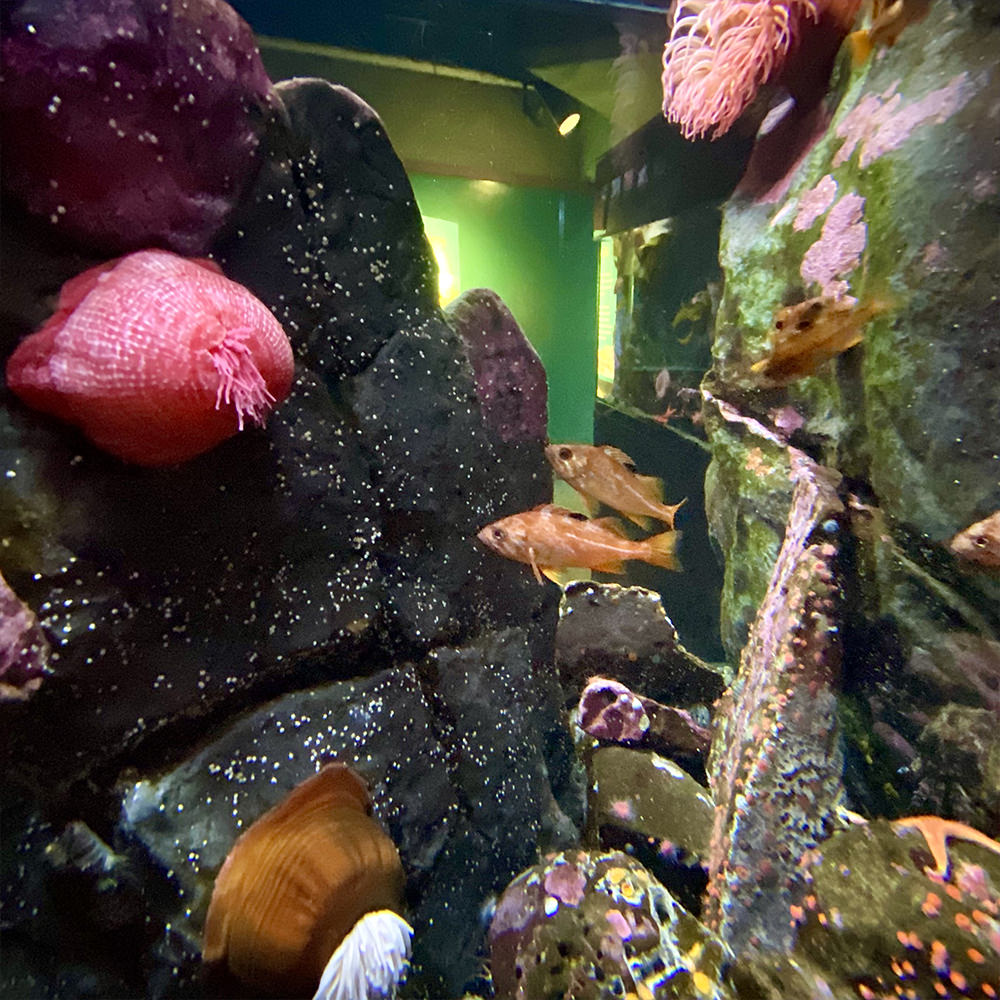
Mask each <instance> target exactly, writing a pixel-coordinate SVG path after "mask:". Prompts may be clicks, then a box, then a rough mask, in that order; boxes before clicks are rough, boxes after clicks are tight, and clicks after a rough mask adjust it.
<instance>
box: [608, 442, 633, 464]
mask: <svg viewBox="0 0 1000 1000" xmlns="http://www.w3.org/2000/svg"><path fill="white" fill-rule="evenodd" d="M601 451H603V452H604V454H605V455H607V456H608V458H610V459H613V460H614V461H616V462H620V463H621V464H622V465H625V466H628V467H630V468H633V469H634V468H635V462H633V461H632V459H631V457H630V456H628V455H626V454H625V452H623V451H622V450H621V448H616V447H615V446H614V445H613V444H606V445H604V447H603V448H602V449H601Z"/></svg>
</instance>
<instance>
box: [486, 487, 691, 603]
mask: <svg viewBox="0 0 1000 1000" xmlns="http://www.w3.org/2000/svg"><path fill="white" fill-rule="evenodd" d="M476 537H477V538H478V539H479V541H481V542H482V543H483V545H485V546H486V547H487V548H489V549H492V550H493V551H494V552H497V553H499V554H500V555H502V556H506V557H507V558H508V559H516V560H517V561H518V562H523V563H527V564H528V565H529V566H530V567H531V570H532V572H533V573H534V574H535V579H536V580H537V581H538V582H539V583H542V582H543V581H542V573H546V575H548V574H550V573H552V572H554V571H556V570H560V569H565V568H566V567H567V566H574V567H581V568H584V569H593V570H598V571H599V572H601V573H624V572H625V566H624V563H626V562H628V561H629V560H638V561H640V562H647V563H650V564H651V565H653V566H662V567H663V568H664V569H676V570H679V569H680V565H679V564H678V562H677V557H676V556H675V554H674V549H675V548H676V546H677V539H678V538H679V537H680V533H679V532H677V531H665V532H663V534H661V535H654V536H653V537H652V538H645V539H642V540H641V541H632V539H630V538H626V537H625V536H624V535H623V534H622V530H621V525H620V524H619V523H618V521H616V520H615V519H614V518H611V517H602V518H598V519H597V520H593V521H592V520H590V519H589V518H587V517H584V515H583V514H578V513H576V511H572V510H567V509H566V508H565V507H557V506H556V505H555V504H541V505H540V506H538V507H535V508H534V509H533V510H526V511H524V512H523V513H521V514H512V515H511V516H510V517H504V518H501V519H500V520H499V521H494V522H493V523H492V524H488V525H487V526H486V527H485V528H483V530H482V531H480V532H479V534H478V535H476Z"/></svg>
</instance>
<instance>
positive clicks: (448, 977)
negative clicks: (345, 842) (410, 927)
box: [118, 630, 577, 995]
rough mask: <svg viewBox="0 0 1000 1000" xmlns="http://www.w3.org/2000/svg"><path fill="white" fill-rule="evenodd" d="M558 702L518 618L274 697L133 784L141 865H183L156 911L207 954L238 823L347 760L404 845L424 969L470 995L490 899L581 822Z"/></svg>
mask: <svg viewBox="0 0 1000 1000" xmlns="http://www.w3.org/2000/svg"><path fill="white" fill-rule="evenodd" d="M425 691H430V692H432V693H431V694H430V698H429V700H428V697H427V695H426V694H425ZM554 701H555V699H553V697H552V694H551V692H548V693H547V692H546V691H545V689H544V685H541V684H540V683H539V682H538V681H537V680H532V664H531V659H530V653H529V650H528V645H527V643H526V641H525V634H524V632H523V630H510V631H508V632H506V633H501V634H499V635H497V636H496V637H493V638H490V639H488V640H486V641H485V642H484V643H482V644H480V645H473V646H469V647H466V648H463V649H440V650H437V651H436V652H435V653H434V654H433V655H432V656H431V657H430V658H429V659H428V661H427V662H426V663H425V664H422V665H419V666H418V667H417V669H416V670H414V668H413V667H412V666H409V667H400V668H392V669H387V670H384V671H382V672H380V673H378V674H376V675H375V676H373V677H370V678H367V679H365V680H360V681H348V682H341V683H335V684H331V685H326V686H323V687H317V688H313V689H311V690H309V691H305V692H299V693H297V694H293V695H288V696H286V697H284V698H282V699H280V700H278V701H275V702H273V703H271V704H270V705H267V706H265V707H263V708H261V709H259V710H258V711H256V712H255V713H253V714H252V715H249V716H247V717H246V718H245V719H243V720H241V721H239V722H237V723H236V724H235V725H233V726H232V727H231V728H229V729H228V730H226V731H225V732H224V733H223V734H222V735H221V736H219V737H218V738H217V739H215V740H214V741H213V742H212V743H211V744H209V745H208V746H207V747H205V748H204V749H203V750H201V751H200V752H199V753H198V754H196V755H195V756H194V757H192V758H190V759H189V760H187V761H186V762H185V763H184V764H182V765H181V766H180V767H178V768H176V769H175V770H173V771H171V772H169V773H167V774H165V775H164V776H162V777H160V778H146V779H140V780H137V781H133V782H132V783H131V784H129V785H127V786H126V787H125V788H124V791H123V798H122V816H121V821H120V825H119V830H118V837H119V839H120V840H121V841H122V842H123V843H125V844H128V845H129V853H130V856H131V857H132V859H133V863H134V864H136V865H139V864H140V862H141V864H142V865H143V866H144V867H145V868H146V869H149V870H150V871H152V872H156V871H159V872H167V873H169V874H168V882H169V885H170V887H171V889H172V891H170V892H166V891H164V892H161V894H160V897H159V900H158V902H157V903H155V904H154V905H153V907H152V911H153V912H152V914H151V916H152V918H153V919H154V921H155V923H156V926H158V927H162V928H163V929H164V932H166V931H167V930H168V929H169V930H170V931H171V932H172V933H173V934H175V935H176V934H180V935H181V937H182V938H183V939H186V940H188V941H189V942H191V943H192V946H193V954H194V955H195V957H197V942H198V941H199V940H200V934H201V927H202V923H203V920H204V914H205V910H206V908H207V903H208V899H209V896H210V893H211V887H212V882H213V879H214V876H215V874H216V873H217V871H218V869H219V867H220V866H221V864H222V862H223V860H224V859H225V856H226V854H227V853H228V851H229V849H230V847H231V846H232V844H233V842H234V841H235V839H236V837H237V836H238V835H239V834H240V832H241V831H242V830H244V829H246V828H247V827H248V826H249V825H250V824H251V823H252V822H253V821H254V820H255V819H256V818H257V817H258V816H259V815H261V814H262V813H263V812H264V811H266V810H267V809H268V808H270V807H271V806H273V805H274V804H276V803H277V802H278V801H279V800H280V799H281V798H283V796H284V795H285V794H286V793H287V792H288V791H289V790H290V789H291V788H292V787H294V786H295V785H296V784H298V783H299V782H300V781H302V780H303V779H304V778H306V777H308V776H309V775H311V774H312V773H314V771H315V770H316V769H317V767H318V766H319V765H320V764H321V763H322V762H324V761H326V760H329V759H336V760H341V761H344V762H346V763H349V764H351V765H352V766H353V767H355V768H356V769H357V770H358V771H359V772H360V773H361V774H362V775H363V776H364V777H365V778H366V779H367V781H368V782H369V784H370V786H371V789H372V796H373V799H374V802H375V812H376V815H377V816H378V818H379V819H380V821H381V822H382V823H383V824H384V826H385V827H386V829H387V831H388V832H389V834H390V836H391V837H392V839H393V840H394V841H395V843H396V844H397V846H398V847H399V850H400V855H401V857H402V859H403V863H404V867H405V869H406V873H407V877H408V883H407V896H408V899H409V902H410V905H411V908H412V920H413V923H414V927H415V930H416V933H415V937H414V957H413V963H414V967H413V971H412V972H411V976H410V981H411V984H417V985H419V984H421V983H422V984H423V987H424V988H428V989H430V990H431V993H432V995H442V994H441V990H442V985H441V984H442V983H444V984H446V986H445V987H444V989H446V990H447V991H448V993H449V994H457V993H458V992H460V991H461V989H462V988H463V985H464V984H465V983H466V982H467V981H468V980H470V979H472V978H473V977H474V976H475V973H476V969H477V964H478V962H477V955H478V954H479V953H480V952H481V949H482V943H483V932H484V928H483V927H482V926H481V925H480V924H479V922H478V920H477V919H476V915H477V912H478V909H479V906H480V905H481V901H482V900H483V899H485V898H486V897H487V896H488V895H489V894H490V893H491V892H497V891H499V889H500V888H502V886H504V885H505V884H506V883H507V882H508V881H509V880H510V879H511V878H512V877H513V875H514V874H515V873H516V872H517V871H518V870H520V869H521V868H522V867H523V866H524V864H525V863H526V862H527V861H530V860H531V858H533V857H534V856H535V849H536V848H535V844H536V843H537V841H538V839H539V836H540V835H543V833H544V831H545V830H546V829H547V830H548V833H547V835H546V836H543V839H547V840H548V841H549V842H550V843H551V842H558V841H560V840H562V841H563V842H567V841H570V840H573V839H575V838H576V836H577V833H576V829H575V827H573V825H572V823H570V822H569V821H568V820H566V819H565V817H564V816H563V814H562V812H561V810H560V809H559V807H558V806H557V805H556V803H555V800H554V799H553V797H552V790H551V786H550V783H549V782H550V779H549V775H548V773H547V768H546V747H545V741H544V737H543V735H540V734H544V733H545V732H546V731H547V730H552V729H554V728H555V727H556V725H557V721H558V716H557V714H556V712H555V710H554V708H553V702H554ZM546 705H548V707H546ZM549 759H552V755H551V754H549ZM168 951H169V949H168ZM189 971H190V972H193V971H195V970H194V969H191V970H189Z"/></svg>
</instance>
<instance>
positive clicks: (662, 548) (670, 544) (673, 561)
mask: <svg viewBox="0 0 1000 1000" xmlns="http://www.w3.org/2000/svg"><path fill="white" fill-rule="evenodd" d="M680 537H681V533H680V532H679V531H664V532H663V533H662V534H659V535H653V537H652V538H647V539H646V545H647V547H648V550H649V551H648V554H647V555H646V556H644V561H645V562H648V563H651V564H652V565H653V566H662V567H663V568H664V569H672V570H677V571H680V569H681V564H680V562H679V560H678V559H677V542H678V540H679V539H680Z"/></svg>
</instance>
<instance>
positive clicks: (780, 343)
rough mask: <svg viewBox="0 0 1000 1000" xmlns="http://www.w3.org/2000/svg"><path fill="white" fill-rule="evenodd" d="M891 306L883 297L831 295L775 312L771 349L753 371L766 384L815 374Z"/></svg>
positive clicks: (859, 337)
mask: <svg viewBox="0 0 1000 1000" xmlns="http://www.w3.org/2000/svg"><path fill="white" fill-rule="evenodd" d="M888 308H889V307H888V306H887V305H886V304H885V303H884V302H880V301H873V302H869V303H868V304H867V305H863V306H859V305H857V304H856V303H854V302H852V301H851V300H850V299H834V298H831V297H830V296H828V295H823V296H819V297H818V298H815V299H806V301H805V302H798V303H796V304H795V305H792V306H784V307H783V308H781V309H779V310H778V311H777V312H776V313H775V314H774V326H773V327H772V328H771V353H770V354H769V355H768V356H767V357H766V358H763V359H761V360H760V361H758V362H757V363H756V364H753V365H751V366H750V371H751V372H752V373H753V374H754V375H756V376H758V378H759V380H760V382H761V384H762V385H763V386H765V387H766V388H775V387H777V386H781V385H788V384H789V383H790V382H794V381H796V380H797V379H800V378H803V377H804V376H806V375H813V374H815V373H816V372H817V371H818V370H819V367H820V365H823V364H825V363H826V362H827V361H829V360H830V359H831V358H835V357H836V356H837V355H838V354H843V353H844V351H846V350H849V349H850V348H852V347H854V345H855V344H859V343H861V338H862V336H863V334H864V328H865V325H866V324H867V323H868V322H869V320H871V319H873V318H874V317H875V316H878V315H879V314H881V313H884V312H886V311H887V309H888Z"/></svg>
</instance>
